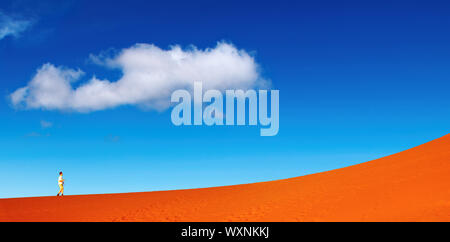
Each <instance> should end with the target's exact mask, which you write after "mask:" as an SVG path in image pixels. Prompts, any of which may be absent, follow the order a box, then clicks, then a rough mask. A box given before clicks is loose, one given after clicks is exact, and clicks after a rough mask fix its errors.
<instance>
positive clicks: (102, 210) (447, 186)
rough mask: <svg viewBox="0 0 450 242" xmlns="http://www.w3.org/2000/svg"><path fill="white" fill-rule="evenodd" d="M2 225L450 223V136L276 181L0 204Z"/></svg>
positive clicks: (47, 198)
mask: <svg viewBox="0 0 450 242" xmlns="http://www.w3.org/2000/svg"><path fill="white" fill-rule="evenodd" d="M0 221H450V135H446V136H444V137H442V138H440V139H437V140H434V141H431V142H429V143H426V144H424V145H421V146H418V147H415V148H413V149H410V150H407V151H403V152H400V153H397V154H395V155H391V156H388V157H384V158H381V159H377V160H373V161H370V162H366V163H362V164H358V165H355V166H350V167H346V168H342V169H337V170H332V171H328V172H323V173H318V174H313V175H308V176H302V177H296V178H290V179H284V180H277V181H270V182H261V183H254V184H244V185H236V186H226V187H213V188H203V189H190V190H176V191H161V192H141V193H123V194H102V195H76V196H65V197H63V198H61V197H32V198H13V199H0Z"/></svg>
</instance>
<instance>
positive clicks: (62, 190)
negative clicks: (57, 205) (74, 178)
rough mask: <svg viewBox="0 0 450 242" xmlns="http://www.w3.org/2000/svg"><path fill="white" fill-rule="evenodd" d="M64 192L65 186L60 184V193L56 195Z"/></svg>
mask: <svg viewBox="0 0 450 242" xmlns="http://www.w3.org/2000/svg"><path fill="white" fill-rule="evenodd" d="M63 192H64V187H63V186H62V185H59V192H58V194H57V195H56V196H59V194H61V195H62V194H63Z"/></svg>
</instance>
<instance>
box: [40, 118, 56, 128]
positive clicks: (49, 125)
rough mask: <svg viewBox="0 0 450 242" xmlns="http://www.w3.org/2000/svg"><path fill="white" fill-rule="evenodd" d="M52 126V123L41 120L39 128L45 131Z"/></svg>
mask: <svg viewBox="0 0 450 242" xmlns="http://www.w3.org/2000/svg"><path fill="white" fill-rule="evenodd" d="M52 126H53V123H52V122H49V121H45V120H41V128H43V129H46V128H50V127H52Z"/></svg>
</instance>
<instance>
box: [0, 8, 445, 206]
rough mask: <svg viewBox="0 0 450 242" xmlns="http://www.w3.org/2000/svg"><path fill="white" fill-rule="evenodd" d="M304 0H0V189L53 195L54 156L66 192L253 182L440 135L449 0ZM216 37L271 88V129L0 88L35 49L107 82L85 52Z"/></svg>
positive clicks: (202, 42)
mask: <svg viewBox="0 0 450 242" xmlns="http://www.w3.org/2000/svg"><path fill="white" fill-rule="evenodd" d="M314 2H315V3H311V2H310V1H305V2H302V1H276V2H266V1H258V2H255V1H248V2H243V1H226V2H219V1H193V2H189V3H188V1H164V2H162V1H161V2H152V3H150V2H149V1H134V0H129V1H123V2H122V3H119V2H116V1H111V2H110V1H65V2H63V3H61V1H39V2H38V1H2V2H1V3H0V13H1V14H2V15H0V17H1V16H3V18H0V21H3V23H1V24H3V26H4V24H5V21H22V24H23V23H26V24H25V25H24V27H23V28H21V29H20V31H18V32H16V33H9V34H6V35H5V36H3V37H1V39H0V80H1V81H0V94H1V95H2V97H3V98H0V117H1V119H0V132H1V135H0V197H2V198H4V197H23V196H45V195H56V192H57V173H58V171H60V170H62V171H63V172H64V174H65V179H66V193H67V194H89V193H113V192H135V191H153V190H168V189H182V188H195V187H209V186H218V185H230V184H239V183H249V182H258V181H267V180H273V179H280V178H288V177H294V176H299V175H304V174H310V173H315V172H319V171H325V170H330V169H335V168H339V167H344V166H348V165H352V164H356V163H360V162H365V161H368V160H371V159H374V158H378V157H382V156H385V155H389V154H393V153H396V152H399V151H402V150H405V149H407V148H411V147H414V146H417V145H419V144H422V143H424V142H427V141H430V140H433V139H435V138H438V137H441V136H443V135H445V134H447V133H449V123H450V96H449V95H448V90H449V87H450V82H449V77H450V68H449V64H450V58H449V57H450V45H449V43H450V34H449V31H448V30H449V29H450V15H449V14H448V13H449V11H450V4H449V3H446V2H444V1H442V2H433V1H431V2H430V1H420V2H419V1H403V2H400V1H389V2H382V1H362V2H361V1H357V2H351V1H341V2H339V3H336V1H318V2H316V1H314ZM4 16H7V17H4ZM5 19H7V20H5ZM1 26H2V25H0V27H1ZM0 33H1V32H0ZM5 33H6V32H5ZM0 36H1V34H0ZM220 41H225V42H227V43H232V44H233V45H234V46H236V48H238V49H243V50H245V51H246V52H247V53H249V54H250V55H252V56H253V57H254V59H255V61H256V62H257V63H258V64H259V66H260V75H261V77H263V78H264V79H267V80H270V81H271V83H272V87H273V88H274V89H278V90H280V131H279V133H278V135H277V136H274V137H261V136H259V127H254V126H245V127H238V126H231V127H228V126H224V127H217V126H213V127H207V126H190V127H186V126H179V127H177V126H174V125H173V124H172V123H171V121H170V109H166V110H163V111H154V110H145V109H142V108H141V107H138V106H136V105H119V106H116V107H113V108H108V109H105V110H98V111H93V112H89V113H80V112H76V111H67V110H45V109H42V108H37V109H21V108H15V107H14V106H13V105H12V104H11V100H10V99H9V98H8V96H9V95H10V94H11V93H13V92H14V91H15V90H17V89H18V88H20V87H24V86H26V85H27V83H28V82H29V81H30V80H31V79H32V78H33V77H34V75H35V74H36V70H37V69H38V68H40V67H41V66H42V65H43V64H45V63H52V64H54V65H56V66H64V67H67V68H72V69H81V70H83V72H84V73H85V75H84V76H83V78H82V79H81V80H80V81H78V82H77V83H81V84H82V83H85V82H87V81H88V79H89V78H91V77H92V76H94V75H95V76H97V77H99V78H104V79H108V80H111V81H114V80H117V79H119V78H120V76H121V73H120V71H117V70H111V69H108V68H106V67H104V66H99V65H95V64H93V63H92V61H91V60H90V59H89V56H90V55H91V54H94V55H98V54H100V53H105V51H106V52H108V51H113V52H114V50H121V49H126V48H130V47H131V46H134V45H135V44H136V43H148V44H155V45H156V46H158V47H160V48H162V49H168V48H169V46H172V45H180V46H182V47H183V48H187V47H188V46H189V45H195V46H197V47H198V48H199V49H204V48H207V47H210V48H214V47H215V46H216V44H217V42H220ZM81 84H76V85H81ZM74 85H75V84H74Z"/></svg>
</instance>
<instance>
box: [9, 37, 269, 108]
mask: <svg viewBox="0 0 450 242" xmlns="http://www.w3.org/2000/svg"><path fill="white" fill-rule="evenodd" d="M91 60H93V62H94V63H96V64H101V65H104V66H106V67H109V68H117V69H119V70H121V71H122V73H123V75H122V77H121V78H120V79H119V80H117V81H114V82H113V81H110V80H100V79H97V78H96V77H93V78H91V79H90V80H89V81H87V82H86V83H81V84H80V85H78V86H77V87H76V88H74V87H73V86H72V83H73V82H75V81H77V80H78V79H79V78H80V76H81V75H82V74H83V72H82V71H81V70H73V69H68V68H64V67H57V66H54V65H53V64H50V63H48V64H44V65H43V66H42V67H41V68H39V70H38V71H37V74H36V75H35V76H34V77H33V78H32V80H31V81H30V82H29V83H28V85H27V86H25V87H22V88H19V89H17V90H16V91H15V92H13V93H12V94H11V95H10V100H11V102H12V104H13V105H14V106H15V107H17V108H20V107H22V108H28V109H36V108H42V109H47V110H69V111H78V112H91V111H96V110H103V109H107V108H114V107H116V106H120V105H139V106H143V107H146V108H149V109H157V110H163V109H166V108H168V107H169V105H170V95H171V93H172V92H173V91H174V90H176V89H180V88H188V89H189V88H192V84H193V83H194V81H201V82H203V87H204V88H205V89H219V90H225V89H247V88H251V87H255V86H259V85H264V84H265V81H264V79H263V78H261V76H260V74H259V71H258V64H257V63H256V62H255V60H254V58H253V57H252V56H250V55H249V54H248V53H247V52H246V51H244V50H238V49H237V48H236V47H235V46H233V45H231V44H228V43H223V42H219V43H218V44H217V46H216V47H215V48H208V49H204V50H199V49H197V48H195V47H191V48H190V49H187V50H185V49H181V47H180V46H172V47H171V48H169V49H168V50H164V49H161V48H159V47H157V46H155V45H151V44H136V45H134V46H132V47H130V48H127V49H123V50H122V51H120V52H119V53H118V54H116V55H114V56H111V57H105V56H104V55H103V56H102V55H100V56H92V55H91Z"/></svg>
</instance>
